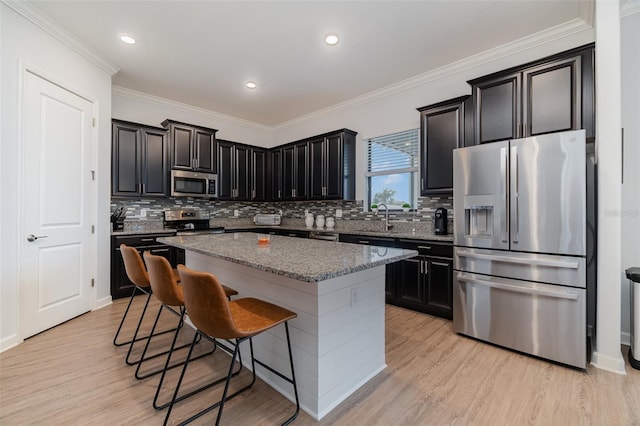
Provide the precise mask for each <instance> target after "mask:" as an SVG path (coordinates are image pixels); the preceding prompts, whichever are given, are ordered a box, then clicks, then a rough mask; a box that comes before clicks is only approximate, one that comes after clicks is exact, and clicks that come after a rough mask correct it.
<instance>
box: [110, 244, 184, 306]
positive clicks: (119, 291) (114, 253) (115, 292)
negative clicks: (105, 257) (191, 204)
mask: <svg viewBox="0 0 640 426" xmlns="http://www.w3.org/2000/svg"><path fill="white" fill-rule="evenodd" d="M170 235H175V234H174V233H164V234H162V233H158V234H137V235H126V236H125V235H122V236H115V235H112V236H111V297H112V298H113V299H118V298H121V297H130V296H131V292H132V291H133V283H132V282H131V281H130V280H129V277H128V276H127V271H126V270H125V267H124V261H123V260H122V254H121V253H120V244H126V245H128V246H130V247H135V248H136V249H137V250H138V251H139V252H140V255H142V254H143V253H144V252H145V251H150V252H151V253H152V254H154V255H156V256H162V257H165V258H166V259H167V260H168V261H169V262H170V263H171V265H172V266H173V267H174V268H175V266H176V262H177V255H178V254H177V249H176V248H175V247H171V246H167V245H164V244H162V243H158V242H157V241H156V239H157V238H159V237H166V236H170Z"/></svg>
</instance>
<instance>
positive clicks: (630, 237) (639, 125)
mask: <svg viewBox="0 0 640 426" xmlns="http://www.w3.org/2000/svg"><path fill="white" fill-rule="evenodd" d="M621 33H622V34H621V37H622V41H621V43H622V127H623V128H624V184H623V185H622V209H621V210H622V270H621V274H622V278H621V279H622V289H621V290H622V319H621V321H622V322H621V328H622V343H624V344H626V345H629V343H630V342H629V337H630V336H629V326H630V312H629V281H628V280H627V278H626V277H625V276H624V270H625V269H627V268H630V267H632V266H640V167H638V165H640V78H639V77H638V76H640V11H638V10H636V13H634V14H632V15H628V16H625V17H623V18H622V28H621ZM639 308H640V307H639ZM637 338H638V337H636V339H637Z"/></svg>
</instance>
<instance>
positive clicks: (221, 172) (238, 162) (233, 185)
mask: <svg viewBox="0 0 640 426" xmlns="http://www.w3.org/2000/svg"><path fill="white" fill-rule="evenodd" d="M218 158H219V163H218V199H219V200H245V201H246V200H249V198H250V180H251V176H250V172H251V164H250V163H251V147H250V146H248V145H242V144H238V143H235V142H231V141H225V140H218Z"/></svg>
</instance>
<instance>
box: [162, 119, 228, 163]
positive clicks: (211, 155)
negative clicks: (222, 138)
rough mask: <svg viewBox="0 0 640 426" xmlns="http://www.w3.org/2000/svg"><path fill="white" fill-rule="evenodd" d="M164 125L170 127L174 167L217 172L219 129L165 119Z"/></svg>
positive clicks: (171, 159) (171, 153)
mask: <svg viewBox="0 0 640 426" xmlns="http://www.w3.org/2000/svg"><path fill="white" fill-rule="evenodd" d="M162 126H163V127H165V128H168V129H169V139H170V161H171V168H172V169H179V170H193V171H198V172H204V173H216V171H217V170H216V166H217V156H216V151H217V149H216V136H215V135H216V132H217V130H215V129H208V128H206V127H199V126H193V125H191V124H186V123H181V122H179V121H173V120H165V121H163V122H162Z"/></svg>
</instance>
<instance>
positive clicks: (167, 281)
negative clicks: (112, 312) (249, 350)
mask: <svg viewBox="0 0 640 426" xmlns="http://www.w3.org/2000/svg"><path fill="white" fill-rule="evenodd" d="M144 261H145V262H146V264H147V269H148V273H149V278H150V280H149V282H150V285H151V289H152V290H153V292H152V294H153V296H154V297H155V298H157V299H158V301H159V302H160V303H161V305H160V309H159V310H158V314H157V315H156V319H155V321H154V323H153V327H152V329H151V335H152V337H153V336H155V334H154V331H155V329H156V327H157V325H158V320H159V319H160V314H161V313H162V310H163V309H166V310H168V311H169V312H171V313H173V314H174V315H176V316H177V317H178V318H179V325H178V327H177V328H176V329H175V334H174V335H173V341H172V342H171V347H170V349H169V351H168V352H164V353H167V359H166V361H165V363H164V367H163V368H161V369H159V370H155V371H152V372H150V373H147V374H145V375H141V374H140V367H141V366H142V364H143V363H144V362H145V361H147V360H148V359H151V358H152V357H147V356H146V353H147V350H148V349H149V345H150V344H151V337H150V338H149V339H147V342H146V344H145V347H144V350H143V352H142V356H141V362H140V363H138V366H137V368H136V373H135V376H136V378H137V379H144V378H147V377H150V376H153V375H155V374H158V373H162V375H161V376H160V381H159V383H158V387H157V389H156V394H155V397H154V399H153V407H154V408H155V409H157V410H160V409H163V408H166V407H167V406H169V404H170V403H171V401H169V402H167V403H165V404H158V397H159V395H160V390H161V389H162V385H163V383H164V378H165V374H166V372H167V370H170V369H172V368H175V367H178V366H180V365H182V364H183V363H184V361H183V362H179V363H177V364H173V365H171V356H172V354H173V352H174V351H175V350H177V349H181V348H185V347H187V346H189V344H186V345H183V346H179V347H177V348H176V342H177V340H178V335H179V333H180V329H181V328H182V327H181V326H182V324H184V316H185V304H184V296H183V287H182V286H180V285H178V280H177V279H176V276H175V274H174V273H173V270H172V269H171V265H170V264H169V261H167V259H165V258H164V257H162V256H155V255H153V254H151V253H150V252H148V251H146V252H144ZM222 291H223V292H224V295H225V297H226V298H227V299H229V298H230V297H231V296H235V295H237V294H238V292H237V291H235V290H233V289H231V288H229V287H226V286H222ZM176 308H177V310H176ZM194 337H195V338H196V340H198V341H199V339H198V337H199V334H198V333H195V335H194ZM195 343H197V341H196V342H195ZM195 343H193V344H195ZM213 344H214V346H213V349H212V350H211V352H207V353H204V354H201V355H199V356H198V357H196V358H194V359H198V358H202V357H204V356H207V355H210V354H211V353H213V351H215V350H216V347H217V342H215V341H214V342H213ZM190 350H193V346H192V347H191V348H190ZM217 383H219V381H218V382H213V383H209V384H207V385H204V386H202V387H200V388H198V389H196V390H195V391H192V392H190V393H188V394H186V395H183V396H181V397H180V398H179V399H178V400H183V399H185V398H188V397H189V396H191V395H194V394H196V393H198V392H200V391H202V390H205V389H208V388H210V387H211V386H213V385H215V384H217Z"/></svg>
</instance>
